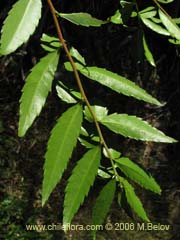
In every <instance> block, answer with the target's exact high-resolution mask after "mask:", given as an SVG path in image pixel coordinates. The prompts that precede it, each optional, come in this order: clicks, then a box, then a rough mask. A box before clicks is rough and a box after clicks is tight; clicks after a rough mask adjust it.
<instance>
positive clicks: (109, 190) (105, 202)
mask: <svg viewBox="0 0 180 240" xmlns="http://www.w3.org/2000/svg"><path fill="white" fill-rule="evenodd" d="M115 191H116V181H115V180H114V179H113V180H111V181H109V182H108V183H107V184H106V185H105V186H104V187H103V189H102V190H101V192H100V194H99V196H98V198H97V199H96V202H95V205H94V207H93V212H92V224H93V225H94V226H95V225H101V224H103V222H104V220H105V217H106V215H107V213H108V211H109V209H110V207H111V204H112V201H113V199H114V194H115ZM95 236H96V231H93V237H94V239H95Z"/></svg>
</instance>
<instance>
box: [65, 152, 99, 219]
mask: <svg viewBox="0 0 180 240" xmlns="http://www.w3.org/2000/svg"><path fill="white" fill-rule="evenodd" d="M98 151H99V148H97V150H96V152H94V157H93V160H92V159H91V164H89V166H88V169H86V170H87V174H86V175H84V176H83V179H82V178H81V184H79V186H81V187H79V191H78V193H80V192H81V189H82V186H83V183H84V182H85V180H86V178H87V175H88V173H89V171H90V169H91V167H92V165H93V163H94V161H95V159H96V157H97V156H96V155H97V154H98ZM90 187H91V185H90V186H89V188H90ZM78 196H79V195H78V194H76V198H75V200H74V201H73V204H71V208H70V207H68V210H69V209H71V211H69V213H71V212H72V209H73V208H74V204H75V203H76V201H77V198H78ZM85 196H86V195H85ZM85 196H84V197H85ZM80 204H81V203H80ZM65 224H66V222H65Z"/></svg>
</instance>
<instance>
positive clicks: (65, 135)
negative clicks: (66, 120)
mask: <svg viewBox="0 0 180 240" xmlns="http://www.w3.org/2000/svg"><path fill="white" fill-rule="evenodd" d="M78 113H79V109H78V108H77V110H76V112H75V113H74V115H73V117H72V118H71V120H70V124H68V127H67V128H66V132H65V134H64V138H63V143H62V144H61V146H60V148H59V151H58V153H57V155H56V156H57V157H56V160H55V164H54V166H53V171H51V173H54V172H57V169H56V166H57V164H58V161H59V158H60V157H59V156H60V153H61V151H62V149H63V148H64V144H65V142H66V141H65V139H66V138H67V135H68V132H69V129H70V128H71V125H72V123H73V122H74V119H75V117H76V115H77V114H78ZM63 170H64V169H63ZM62 172H63V171H61V173H62ZM61 173H60V174H61ZM60 174H59V175H60ZM49 179H50V180H49V181H48V183H50V182H51V181H52V179H53V174H51V175H50V177H49ZM49 186H51V184H48V187H47V185H46V188H47V189H48V190H49ZM48 194H49V191H48Z"/></svg>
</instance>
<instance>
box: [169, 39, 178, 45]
mask: <svg viewBox="0 0 180 240" xmlns="http://www.w3.org/2000/svg"><path fill="white" fill-rule="evenodd" d="M169 42H170V43H172V44H175V45H180V40H177V39H169Z"/></svg>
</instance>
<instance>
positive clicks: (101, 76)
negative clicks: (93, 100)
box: [65, 63, 161, 106]
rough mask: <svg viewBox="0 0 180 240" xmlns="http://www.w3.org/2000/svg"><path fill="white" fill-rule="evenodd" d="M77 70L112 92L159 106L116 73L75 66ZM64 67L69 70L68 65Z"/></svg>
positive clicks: (133, 84) (150, 97) (149, 96)
mask: <svg viewBox="0 0 180 240" xmlns="http://www.w3.org/2000/svg"><path fill="white" fill-rule="evenodd" d="M76 66H77V68H78V70H79V71H80V72H81V74H83V75H84V76H86V77H87V78H89V79H92V80H94V81H96V82H98V83H100V84H102V85H104V86H106V87H109V88H111V89H112V90H114V91H116V92H118V93H122V94H124V95H126V96H131V97H134V98H136V99H139V100H143V101H145V102H148V103H152V104H155V105H159V106H160V105H161V103H160V102H159V101H158V100H156V99H155V98H153V97H152V96H151V95H150V94H148V93H147V92H146V91H145V90H144V89H142V88H140V87H139V86H138V85H136V84H135V83H134V82H132V81H130V80H128V79H127V78H125V77H123V76H120V75H118V74H116V73H113V72H110V71H108V70H106V69H103V68H98V67H83V66H82V65H80V64H78V63H77V64H76ZM65 67H67V68H68V70H71V69H70V66H68V64H66V65H65Z"/></svg>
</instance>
